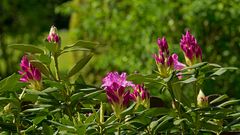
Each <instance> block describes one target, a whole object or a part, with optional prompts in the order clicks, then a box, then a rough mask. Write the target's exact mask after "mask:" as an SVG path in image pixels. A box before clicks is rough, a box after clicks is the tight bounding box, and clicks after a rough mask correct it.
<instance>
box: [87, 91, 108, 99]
mask: <svg viewBox="0 0 240 135" xmlns="http://www.w3.org/2000/svg"><path fill="white" fill-rule="evenodd" d="M102 92H104V90H98V91H95V92H92V93H89V94H86V95H85V96H84V98H94V97H95V96H98V95H99V94H101V93H102Z"/></svg>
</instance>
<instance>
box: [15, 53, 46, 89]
mask: <svg viewBox="0 0 240 135" xmlns="http://www.w3.org/2000/svg"><path fill="white" fill-rule="evenodd" d="M20 68H21V70H19V71H18V73H19V74H20V75H22V77H21V78H20V81H21V82H28V83H30V84H31V85H30V87H31V88H33V89H37V90H40V89H41V80H42V76H41V72H40V71H39V70H38V69H37V68H35V67H34V66H33V65H32V64H31V63H30V62H29V60H28V58H27V56H26V55H25V56H23V57H22V60H21V63H20Z"/></svg>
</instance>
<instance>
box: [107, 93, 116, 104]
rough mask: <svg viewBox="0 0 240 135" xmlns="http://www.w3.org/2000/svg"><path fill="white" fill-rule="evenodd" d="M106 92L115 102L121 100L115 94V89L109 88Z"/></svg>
mask: <svg viewBox="0 0 240 135" xmlns="http://www.w3.org/2000/svg"><path fill="white" fill-rule="evenodd" d="M106 93H107V96H108V98H109V99H111V100H112V101H113V102H115V103H118V102H119V99H118V97H117V96H116V95H115V94H114V92H113V91H110V90H107V91H106Z"/></svg>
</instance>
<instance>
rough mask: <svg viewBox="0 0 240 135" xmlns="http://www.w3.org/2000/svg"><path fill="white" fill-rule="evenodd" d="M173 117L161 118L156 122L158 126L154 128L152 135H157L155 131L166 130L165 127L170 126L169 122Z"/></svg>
mask: <svg viewBox="0 0 240 135" xmlns="http://www.w3.org/2000/svg"><path fill="white" fill-rule="evenodd" d="M172 119H173V117H170V116H167V115H166V116H163V117H162V118H160V119H159V120H158V123H159V124H158V125H157V126H156V128H155V129H154V133H157V131H159V130H160V131H161V130H164V129H165V128H166V126H170V125H171V124H170V122H169V121H170V120H172Z"/></svg>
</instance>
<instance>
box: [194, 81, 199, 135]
mask: <svg viewBox="0 0 240 135" xmlns="http://www.w3.org/2000/svg"><path fill="white" fill-rule="evenodd" d="M193 89H194V104H195V107H197V106H198V105H197V102H198V101H197V96H198V92H199V89H198V87H197V82H194V83H193ZM198 130H199V114H198V113H197V112H196V116H195V131H194V134H195V135H197V134H198Z"/></svg>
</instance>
